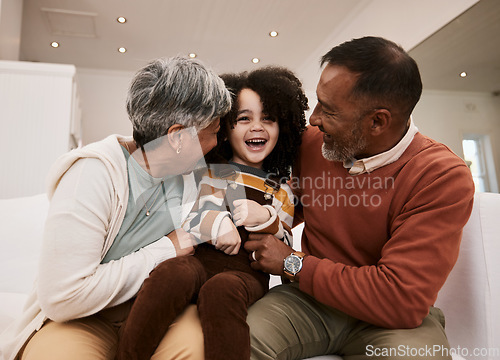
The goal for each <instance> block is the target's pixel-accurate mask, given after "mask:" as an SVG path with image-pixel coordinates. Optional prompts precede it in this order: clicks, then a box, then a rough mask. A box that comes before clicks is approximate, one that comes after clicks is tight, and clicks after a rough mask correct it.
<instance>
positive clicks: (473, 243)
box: [0, 193, 500, 360]
mask: <svg viewBox="0 0 500 360" xmlns="http://www.w3.org/2000/svg"><path fill="white" fill-rule="evenodd" d="M47 209H48V201H47V199H46V197H45V195H44V194H41V195H36V196H32V197H25V198H17V199H9V200H0V244H1V251H0V332H1V331H2V330H3V329H4V328H5V327H6V326H7V325H8V324H9V323H10V322H11V321H12V320H13V319H14V318H16V317H18V316H19V314H20V313H21V312H22V308H23V303H24V301H25V300H26V297H27V293H28V292H29V291H30V289H31V286H32V283H33V280H34V278H35V273H36V270H37V262H38V254H39V251H40V245H41V237H42V228H43V223H44V221H45V216H46V213H47ZM294 230H295V231H294V232H295V233H296V234H295V235H296V238H299V237H298V235H299V234H298V233H299V232H300V229H294ZM499 257H500V194H492V193H481V194H476V199H475V204H474V209H473V212H472V215H471V218H470V220H469V222H468V223H467V225H466V227H465V229H464V235H463V239H462V245H461V253H460V257H459V259H458V262H457V264H456V266H455V268H454V269H453V271H452V273H451V274H450V277H449V278H448V281H447V282H446V284H445V286H444V287H443V289H442V290H441V292H440V293H439V297H438V301H437V303H436V306H438V307H440V308H441V309H442V310H443V311H444V313H445V315H446V331H447V334H448V338H449V341H450V344H451V347H452V350H453V351H454V352H455V353H456V355H455V356H454V359H460V356H462V357H464V358H466V359H468V360H469V359H470V360H472V359H484V360H486V359H488V360H492V359H500V265H499V263H498V260H497V259H498V258H499ZM274 283H276V278H275V279H273V284H274ZM474 352H479V354H476V353H474ZM488 352H489V354H486V353H488ZM320 359H324V360H327V359H328V360H331V359H339V357H336V356H321V357H316V358H314V360H320Z"/></svg>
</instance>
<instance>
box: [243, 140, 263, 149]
mask: <svg viewBox="0 0 500 360" xmlns="http://www.w3.org/2000/svg"><path fill="white" fill-rule="evenodd" d="M266 143H267V140H265V139H250V140H246V141H245V144H246V145H247V146H248V147H249V148H250V149H251V150H260V149H262V148H263V147H264V146H266Z"/></svg>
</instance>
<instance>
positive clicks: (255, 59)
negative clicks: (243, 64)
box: [252, 58, 260, 64]
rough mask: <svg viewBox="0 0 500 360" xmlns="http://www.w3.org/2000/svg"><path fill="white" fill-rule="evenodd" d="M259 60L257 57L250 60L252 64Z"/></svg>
mask: <svg viewBox="0 0 500 360" xmlns="http://www.w3.org/2000/svg"><path fill="white" fill-rule="evenodd" d="M259 61H260V59H259V58H253V59H252V62H253V63H254V64H257V63H258V62H259Z"/></svg>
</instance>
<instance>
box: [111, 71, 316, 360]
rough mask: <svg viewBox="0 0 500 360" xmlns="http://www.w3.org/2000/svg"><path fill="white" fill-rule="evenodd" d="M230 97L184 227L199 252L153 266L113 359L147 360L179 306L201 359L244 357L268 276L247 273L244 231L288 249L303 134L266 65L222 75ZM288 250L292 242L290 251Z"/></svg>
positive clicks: (291, 97)
mask: <svg viewBox="0 0 500 360" xmlns="http://www.w3.org/2000/svg"><path fill="white" fill-rule="evenodd" d="M221 77H222V78H223V79H224V82H225V83H226V86H227V87H228V88H229V89H230V90H231V92H232V94H233V106H232V109H231V111H230V113H229V114H228V115H227V116H225V117H224V118H222V119H221V130H220V132H219V134H218V139H219V145H218V146H217V147H216V148H215V149H214V150H213V151H212V152H211V153H210V154H208V155H207V163H208V164H209V170H208V171H207V172H206V173H205V174H204V175H203V176H202V177H201V181H200V196H199V199H198V201H197V204H196V205H195V208H194V209H193V213H192V214H191V216H190V217H188V221H187V222H186V223H185V224H184V226H183V227H184V228H185V229H186V230H187V229H189V231H190V232H191V234H193V235H195V236H196V237H197V238H198V239H199V241H200V244H199V245H198V247H197V249H196V252H195V254H194V256H182V257H177V258H174V259H170V260H168V261H165V262H163V263H161V264H160V265H158V266H157V267H156V268H155V270H154V271H152V272H151V274H150V277H149V278H148V279H147V280H146V281H145V282H144V285H143V287H142V288H141V290H140V291H139V293H138V295H137V299H136V300H135V302H134V305H133V306H132V309H131V312H130V314H129V317H128V319H127V321H126V323H125V324H124V325H123V327H122V329H121V333H120V341H119V345H118V351H117V359H127V360H130V359H149V358H150V357H151V355H152V354H153V353H154V351H155V349H156V347H157V346H158V343H159V341H160V340H161V338H162V337H163V335H164V334H165V332H166V331H167V329H168V327H169V326H170V324H171V323H172V322H173V321H174V320H175V318H176V317H177V315H179V314H180V313H181V312H182V311H183V310H184V308H185V307H186V306H187V305H188V304H190V303H192V302H196V304H197V307H198V312H199V316H200V322H201V325H202V328H203V336H204V343H205V359H208V360H221V359H225V360H232V359H235V360H241V359H249V358H250V338H249V329H248V325H247V323H246V316H247V309H248V307H249V306H250V305H251V304H253V303H254V302H255V301H257V300H258V299H259V298H261V297H262V296H263V295H264V294H265V293H266V292H267V290H268V287H269V285H268V284H269V275H268V274H265V273H263V272H260V271H256V270H253V269H252V268H251V266H250V263H251V261H252V260H255V258H253V257H254V256H255V254H249V253H248V252H247V251H246V250H245V249H244V248H243V246H242V245H243V244H244V242H245V241H246V239H247V238H248V232H263V233H271V234H274V235H275V236H277V237H279V238H281V239H283V241H285V242H287V243H290V242H291V230H290V227H291V224H292V220H293V198H292V196H293V195H292V193H291V191H290V188H289V187H288V185H287V184H286V183H281V182H282V181H281V180H284V179H287V178H289V176H290V170H291V165H292V163H293V161H294V159H295V156H296V154H297V153H298V148H299V145H300V139H301V134H302V132H303V131H304V128H305V114H304V112H305V110H307V108H308V107H307V98H306V96H305V94H304V92H303V90H302V87H301V86H302V85H301V82H300V81H299V80H298V79H297V78H296V77H295V75H294V74H293V73H292V72H290V71H289V70H287V69H285V68H281V67H265V68H261V69H258V70H254V71H252V72H250V73H247V72H244V73H241V74H227V75H222V76H221ZM290 245H291V244H290Z"/></svg>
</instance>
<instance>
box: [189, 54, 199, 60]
mask: <svg viewBox="0 0 500 360" xmlns="http://www.w3.org/2000/svg"><path fill="white" fill-rule="evenodd" d="M196 56H198V55H196V54H195V53H191V54H189V57H190V58H191V59H194V58H195V57H196Z"/></svg>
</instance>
